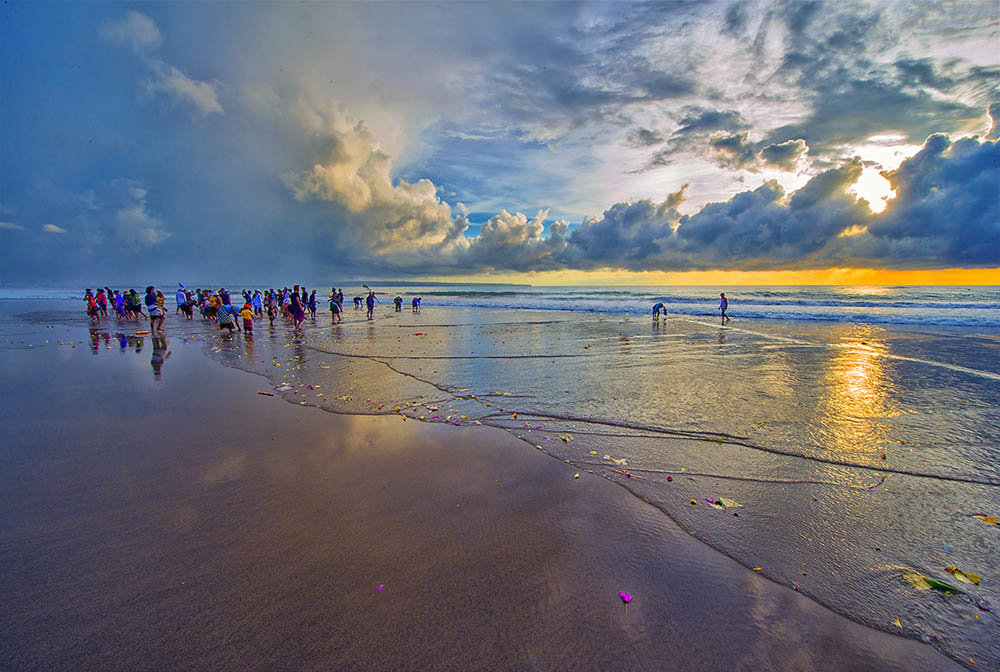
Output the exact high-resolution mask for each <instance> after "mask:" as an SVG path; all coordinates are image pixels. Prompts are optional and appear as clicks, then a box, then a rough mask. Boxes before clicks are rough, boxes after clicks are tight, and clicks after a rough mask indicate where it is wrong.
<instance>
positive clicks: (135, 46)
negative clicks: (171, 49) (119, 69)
mask: <svg viewBox="0 0 1000 672" xmlns="http://www.w3.org/2000/svg"><path fill="white" fill-rule="evenodd" d="M100 33H101V35H102V36H103V37H105V38H106V39H108V40H111V41H113V42H117V43H119V44H123V45H125V46H128V47H131V48H132V50H133V51H135V52H136V53H144V52H146V51H149V50H152V49H157V48H159V47H160V45H161V44H163V37H162V36H161V35H160V30H159V29H158V28H157V27H156V24H155V23H154V22H153V20H152V19H151V18H149V17H148V16H146V15H145V14H141V13H139V12H136V11H132V10H129V11H128V12H126V13H125V16H123V17H122V18H120V19H117V20H108V21H105V22H104V23H102V24H101V26H100Z"/></svg>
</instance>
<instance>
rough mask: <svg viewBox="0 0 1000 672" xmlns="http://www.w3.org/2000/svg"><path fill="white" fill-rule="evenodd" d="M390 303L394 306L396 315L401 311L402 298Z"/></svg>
mask: <svg viewBox="0 0 1000 672" xmlns="http://www.w3.org/2000/svg"><path fill="white" fill-rule="evenodd" d="M392 302H393V303H394V304H396V312H397V313H398V312H399V311H401V310H402V309H403V297H401V296H397V297H396V298H395V299H393V300H392Z"/></svg>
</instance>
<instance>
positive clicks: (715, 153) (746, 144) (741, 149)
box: [708, 132, 757, 168]
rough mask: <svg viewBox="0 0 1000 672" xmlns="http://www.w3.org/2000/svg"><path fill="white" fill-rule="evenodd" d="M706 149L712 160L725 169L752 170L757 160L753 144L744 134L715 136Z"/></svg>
mask: <svg viewBox="0 0 1000 672" xmlns="http://www.w3.org/2000/svg"><path fill="white" fill-rule="evenodd" d="M708 147H709V156H710V157H711V158H712V160H713V161H715V163H716V164H718V165H720V166H723V167H725V168H753V165H754V162H755V161H756V160H757V153H756V151H755V150H754V144H753V143H752V142H750V140H749V139H748V138H747V134H746V133H745V132H744V133H727V134H724V135H716V136H715V137H713V138H712V139H711V140H710V141H709V143H708Z"/></svg>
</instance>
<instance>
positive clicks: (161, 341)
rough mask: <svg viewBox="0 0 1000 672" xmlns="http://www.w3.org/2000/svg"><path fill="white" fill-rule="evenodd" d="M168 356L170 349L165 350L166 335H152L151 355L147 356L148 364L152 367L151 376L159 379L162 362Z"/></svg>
mask: <svg viewBox="0 0 1000 672" xmlns="http://www.w3.org/2000/svg"><path fill="white" fill-rule="evenodd" d="M169 358H170V351H169V350H167V338H166V336H154V337H153V355H152V356H151V357H150V358H149V365H150V366H152V367H153V378H155V379H156V380H159V379H160V376H161V375H162V369H163V363H164V362H166V361H167V360H168V359H169Z"/></svg>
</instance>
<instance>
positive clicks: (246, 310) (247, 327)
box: [240, 303, 253, 336]
mask: <svg viewBox="0 0 1000 672" xmlns="http://www.w3.org/2000/svg"><path fill="white" fill-rule="evenodd" d="M240 317H242V318H243V333H245V334H246V335H247V336H252V335H253V310H252V309H251V308H250V304H249V303H244V304H243V310H241V311H240Z"/></svg>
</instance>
